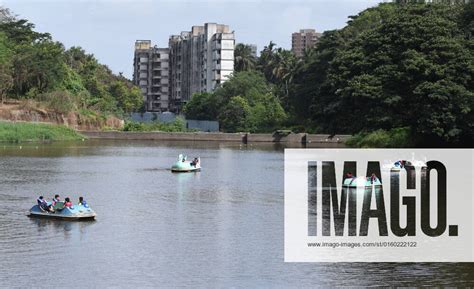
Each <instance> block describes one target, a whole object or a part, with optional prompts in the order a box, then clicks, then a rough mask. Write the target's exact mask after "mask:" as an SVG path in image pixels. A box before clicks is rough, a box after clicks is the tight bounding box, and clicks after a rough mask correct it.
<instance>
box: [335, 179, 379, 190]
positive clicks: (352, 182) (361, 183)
mask: <svg viewBox="0 0 474 289" xmlns="http://www.w3.org/2000/svg"><path fill="white" fill-rule="evenodd" d="M343 186H344V187H353V188H355V187H372V186H376V187H377V186H382V183H381V182H380V180H379V179H378V178H375V179H374V180H373V181H372V180H371V179H370V177H367V178H366V177H357V178H346V179H344V184H343Z"/></svg>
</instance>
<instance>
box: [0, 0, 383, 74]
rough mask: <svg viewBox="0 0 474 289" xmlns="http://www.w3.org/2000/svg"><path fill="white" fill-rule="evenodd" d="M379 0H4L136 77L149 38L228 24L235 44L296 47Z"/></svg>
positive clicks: (163, 39)
mask: <svg viewBox="0 0 474 289" xmlns="http://www.w3.org/2000/svg"><path fill="white" fill-rule="evenodd" d="M378 2H381V1H379V0H333V1H330V0H312V1H310V0H304V1H290V0H288V1H281V0H260V1H258V0H254V1H250V0H243V1H227V0H219V1H217V0H210V1H209V0H208V1H202V0H198V1H189V0H188V1H182V0H178V1H170V0H168V1H162V0H137V1H134V0H95V1H94V0H71V1H67V0H0V5H2V6H5V7H7V8H10V9H11V10H12V11H13V12H14V13H15V14H17V15H19V17H21V18H26V19H28V20H30V21H31V22H33V23H34V24H35V25H36V29H37V30H38V31H41V32H50V33H51V34H52V36H53V38H54V39H55V40H57V41H60V42H62V43H64V45H65V46H66V47H70V46H81V47H83V48H84V49H85V50H86V51H87V52H89V53H93V54H94V55H95V56H96V57H97V58H98V59H99V61H100V62H101V63H103V64H106V65H108V66H109V67H110V68H111V69H112V70H113V71H114V72H115V73H118V72H123V73H124V75H125V76H127V77H129V78H130V77H131V75H132V71H133V46H134V42H135V40H137V39H150V40H152V42H153V44H156V45H158V46H164V47H166V46H167V45H168V36H169V35H170V34H178V33H179V32H181V31H187V30H190V28H191V26H193V25H202V24H203V23H204V22H217V23H221V24H227V25H229V26H230V28H231V30H234V31H235V38H236V42H237V43H239V42H243V43H252V44H256V45H257V48H258V51H260V50H261V49H262V48H263V46H264V45H266V44H268V42H269V41H270V40H272V41H273V42H275V43H277V45H278V46H281V47H284V48H291V33H292V32H295V31H298V30H299V29H301V28H315V29H316V30H317V31H319V32H323V31H325V30H332V29H337V28H341V27H343V26H344V25H345V23H346V22H347V20H348V19H347V16H349V15H355V14H357V13H358V12H360V11H362V10H364V9H365V8H368V7H371V6H375V5H377V3H378Z"/></svg>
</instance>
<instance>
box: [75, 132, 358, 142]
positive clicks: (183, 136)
mask: <svg viewBox="0 0 474 289" xmlns="http://www.w3.org/2000/svg"><path fill="white" fill-rule="evenodd" d="M80 133H81V134H83V135H85V136H87V137H88V138H90V139H123V140H166V141H174V140H181V141H219V142H241V143H258V142H261V143H303V144H308V143H344V142H345V140H347V139H348V138H349V137H350V136H349V135H335V136H332V137H330V136H328V135H323V134H306V133H290V134H288V135H280V134H276V133H275V134H260V133H258V134H253V133H208V132H122V131H81V132H80Z"/></svg>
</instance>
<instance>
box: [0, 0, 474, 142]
mask: <svg viewBox="0 0 474 289" xmlns="http://www.w3.org/2000/svg"><path fill="white" fill-rule="evenodd" d="M432 2H433V3H432ZM432 2H426V3H425V1H414V0H413V1H411V0H410V1H409V0H403V1H402V0H400V1H395V2H392V3H380V4H378V5H377V6H375V7H371V8H368V9H365V10H363V11H361V12H360V13H358V14H357V15H353V16H348V18H349V20H348V21H347V25H346V26H345V27H343V28H341V29H335V30H331V31H325V32H324V33H323V35H322V36H321V37H320V39H319V41H318V43H317V45H316V46H315V47H314V48H311V49H307V50H306V51H305V52H304V55H303V57H301V58H298V57H296V56H295V55H294V54H293V53H292V52H291V51H290V50H287V49H284V48H282V47H278V46H277V45H276V44H275V43H274V42H272V41H270V43H269V44H268V45H267V46H265V47H264V48H263V50H262V51H261V52H260V54H259V56H258V57H256V56H254V55H253V54H252V51H251V47H250V46H248V45H245V44H237V45H236V47H235V51H234V58H235V59H234V60H235V61H234V73H233V74H232V75H231V76H230V78H229V79H228V80H226V81H225V82H223V83H222V84H221V85H219V86H218V87H217V88H216V89H215V90H214V91H213V92H203V93H196V94H194V95H193V97H192V98H191V99H190V101H189V102H188V103H187V104H186V105H185V106H184V107H183V112H184V114H185V115H186V118H187V119H195V120H217V121H219V124H220V128H221V131H222V132H227V133H236V132H240V131H246V132H249V133H251V134H258V133H266V134H272V133H273V132H275V131H278V130H289V131H292V132H293V133H310V134H323V135H324V134H326V135H339V134H344V135H353V137H352V138H351V139H349V140H348V141H347V145H348V146H351V147H470V146H472V145H474V82H473V81H472V80H473V79H474V50H473V49H472V47H473V46H474V36H473V35H474V29H473V27H474V17H473V15H474V1H470V2H468V3H467V4H465V3H464V1H455V2H453V1H432ZM461 2H462V3H461ZM6 99H9V100H16V101H28V102H30V101H31V102H32V103H35V107H33V108H32V110H35V111H36V112H38V113H39V114H41V111H45V112H46V114H52V113H55V114H57V115H59V117H58V118H61V119H62V117H63V116H65V115H75V116H74V118H76V119H78V120H79V121H78V122H77V124H79V123H80V124H83V123H85V122H87V123H91V124H99V125H98V126H99V127H97V128H96V127H94V128H92V129H102V130H112V129H117V128H118V127H117V126H116V125H111V122H107V121H105V120H106V119H108V118H109V117H116V118H119V119H120V127H122V125H123V120H124V119H126V116H127V115H128V113H130V112H137V111H143V110H144V102H143V96H142V94H141V91H140V89H139V87H138V86H136V85H134V84H133V83H132V82H131V81H130V80H129V79H127V78H126V77H124V76H123V75H122V74H121V73H119V74H118V75H116V74H114V73H112V71H111V70H110V69H109V68H108V67H107V66H106V65H103V64H101V63H99V62H98V60H97V59H96V58H95V57H94V55H93V54H89V53H86V52H85V51H84V50H83V49H82V48H80V47H71V48H68V49H66V48H65V47H64V45H63V44H62V43H60V42H58V41H55V40H53V38H52V36H51V35H50V34H49V33H41V32H37V31H35V25H34V24H33V23H31V22H29V21H28V20H26V19H19V18H18V17H17V16H14V14H13V13H12V12H11V11H10V10H8V8H5V7H3V6H0V108H1V107H2V105H4V104H3V103H4V101H5V100H6ZM36 112H35V113H36ZM25 115H28V113H26V114H25ZM0 118H3V119H8V120H16V119H15V118H9V117H2V116H1V115H0ZM21 120H26V121H30V120H31V121H38V119H37V118H34V119H21ZM39 121H43V120H41V119H39ZM59 123H65V122H59ZM68 124H69V125H70V126H71V127H75V128H77V129H83V128H81V127H79V126H75V125H71V123H69V122H68ZM92 126H93V125H90V127H92ZM95 126H97V125H95ZM43 129H45V130H48V129H51V130H52V131H55V130H56V128H51V127H46V128H43ZM19 130H20V131H24V132H25V133H26V132H28V131H29V129H27V128H26V127H24V128H20V129H19ZM123 130H124V131H131V132H148V131H156V130H158V131H168V132H173V131H176V132H186V131H189V130H188V129H186V127H185V126H183V125H182V123H180V121H179V120H178V121H176V122H175V123H171V124H164V123H158V122H155V123H134V122H129V121H125V126H124V127H123ZM0 133H2V132H0ZM6 133H7V132H4V134H5V135H6ZM9 133H11V130H10V131H9ZM25 133H21V135H18V136H13V137H9V139H12V140H13V141H15V140H16V139H18V141H21V140H22V139H30V140H35V139H38V140H40V141H41V140H42V139H45V138H47V139H48V140H49V139H51V140H54V139H56V138H58V137H59V136H60V135H61V134H59V135H55V134H54V133H51V134H46V132H43V133H44V136H43V137H41V138H38V136H37V134H35V132H33V131H31V133H32V135H31V137H30V136H28V135H26V134H25ZM4 138H5V137H4ZM59 138H60V137H59Z"/></svg>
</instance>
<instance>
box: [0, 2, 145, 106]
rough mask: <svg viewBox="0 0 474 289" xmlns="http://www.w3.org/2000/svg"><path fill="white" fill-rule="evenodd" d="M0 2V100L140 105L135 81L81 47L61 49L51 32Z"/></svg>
mask: <svg viewBox="0 0 474 289" xmlns="http://www.w3.org/2000/svg"><path fill="white" fill-rule="evenodd" d="M34 28H35V26H34V24H33V23H31V22H29V21H28V20H26V19H18V18H17V17H16V16H15V15H13V14H12V13H11V12H10V11H9V9H7V8H4V7H0V104H3V102H4V100H5V99H6V98H10V99H32V100H36V101H38V102H41V103H42V104H45V105H47V106H48V108H51V109H53V110H55V111H57V112H61V113H66V112H69V111H79V112H81V111H82V112H85V113H91V112H100V113H112V114H116V115H121V114H123V113H125V112H130V111H136V110H139V109H141V108H142V107H143V97H142V94H141V92H140V90H139V88H138V87H136V86H134V85H133V84H132V83H131V82H130V81H129V80H128V79H126V78H125V77H123V76H122V75H115V74H113V73H112V72H111V70H110V69H109V68H108V67H107V66H105V65H102V64H100V63H99V62H98V61H97V59H96V58H95V57H94V56H93V55H92V54H88V53H86V52H85V51H84V50H83V49H82V48H80V47H71V48H69V49H65V47H64V45H63V44H61V43H60V42H57V41H54V40H53V39H52V37H51V35H50V34H49V33H40V32H37V31H35V29H34Z"/></svg>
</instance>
